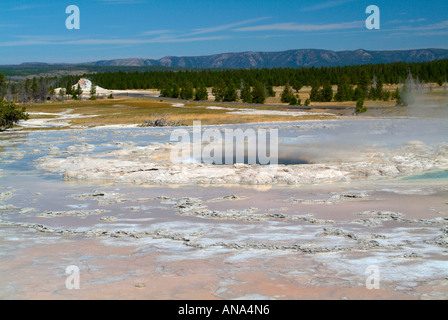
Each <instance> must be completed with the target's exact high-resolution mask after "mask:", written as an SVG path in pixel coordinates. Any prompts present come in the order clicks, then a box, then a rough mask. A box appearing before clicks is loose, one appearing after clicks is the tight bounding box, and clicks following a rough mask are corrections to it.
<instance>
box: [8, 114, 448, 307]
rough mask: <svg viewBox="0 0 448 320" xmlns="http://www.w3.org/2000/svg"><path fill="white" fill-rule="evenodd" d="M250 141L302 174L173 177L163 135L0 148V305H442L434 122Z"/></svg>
mask: <svg viewBox="0 0 448 320" xmlns="http://www.w3.org/2000/svg"><path fill="white" fill-rule="evenodd" d="M248 127H251V128H255V129H263V128H264V129H266V128H269V127H272V128H277V129H278V130H279V137H280V139H279V143H280V146H279V156H280V157H283V158H284V159H286V160H288V161H285V162H289V160H291V159H301V160H303V159H306V161H305V162H301V163H302V164H299V163H296V164H283V165H278V166H276V167H270V166H262V165H249V164H244V163H234V164H229V165H212V164H207V163H200V162H193V161H190V162H175V163H173V162H171V161H170V151H171V149H172V148H173V147H174V146H175V143H174V142H173V141H171V140H170V130H171V129H169V128H108V129H100V128H92V129H70V130H60V131H44V130H43V131H30V132H28V133H23V132H13V131H11V132H5V133H2V136H1V137H0V148H4V149H1V154H0V155H1V159H0V164H1V169H0V173H1V175H0V180H1V182H2V183H1V185H0V252H1V256H0V259H1V264H0V270H1V273H2V277H0V297H1V298H4V299H9V298H21V299H31V298H36V297H37V298H41V299H54V298H57V299H60V298H67V299H73V298H80V297H82V298H83V299H98V298H104V299H108V298H111V299H113V298H116V297H119V298H126V299H167V298H169V299H192V298H193V299H194V298H197V299H204V298H205V299H241V298H243V299H388V298H391V299H445V300H446V299H447V298H448V291H447V282H446V281H447V280H446V279H447V277H448V273H447V270H448V258H447V257H448V256H447V250H446V248H447V246H448V236H447V234H448V231H447V230H448V203H447V201H446V199H447V198H448V188H447V176H446V170H447V167H448V144H447V142H448V141H446V132H447V129H448V122H447V121H446V120H442V119H438V120H426V119H370V120H337V121H312V122H290V123H276V124H272V125H270V124H253V125H242V128H243V129H244V128H248ZM213 128H215V129H217V130H218V131H221V132H222V131H223V130H224V129H225V128H227V126H216V127H213ZM415 128H419V130H416V129H415ZM186 130H187V131H189V132H190V133H192V129H191V128H186ZM297 162H299V161H297ZM70 265H76V266H78V267H79V269H80V276H81V288H82V289H81V290H67V289H66V287H65V281H66V277H67V275H66V273H65V270H66V267H67V266H70ZM371 266H376V267H378V268H379V270H380V274H381V277H380V282H381V283H380V289H379V290H368V289H367V288H366V285H365V284H366V279H367V277H368V274H367V273H366V270H368V267H371ZM105 288H106V289H105Z"/></svg>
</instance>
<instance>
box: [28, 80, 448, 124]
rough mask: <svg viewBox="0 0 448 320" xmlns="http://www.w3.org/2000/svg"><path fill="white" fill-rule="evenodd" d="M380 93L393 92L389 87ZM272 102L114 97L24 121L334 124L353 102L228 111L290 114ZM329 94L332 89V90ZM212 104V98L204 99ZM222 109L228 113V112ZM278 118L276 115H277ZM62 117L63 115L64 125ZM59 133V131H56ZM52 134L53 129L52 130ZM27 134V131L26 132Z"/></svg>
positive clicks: (438, 99) (383, 106)
mask: <svg viewBox="0 0 448 320" xmlns="http://www.w3.org/2000/svg"><path fill="white" fill-rule="evenodd" d="M385 89H387V90H390V91H393V90H395V87H394V86H390V87H387V86H385ZM274 90H275V91H276V93H277V94H276V97H273V98H268V99H267V101H266V104H275V106H266V105H259V106H254V105H235V104H228V105H225V104H217V105H218V106H219V107H220V108H219V109H209V108H207V107H210V106H212V105H213V104H210V103H209V104H205V103H202V104H201V103H200V102H188V103H185V104H184V105H180V106H179V104H178V106H176V104H175V103H174V102H173V101H164V100H163V99H161V100H156V99H145V98H133V97H127V96H119V95H116V97H115V99H98V100H95V101H90V100H83V101H73V100H68V101H65V102H47V103H41V104H33V105H31V106H26V108H27V112H29V113H30V119H36V120H37V119H59V118H60V119H63V120H65V121H66V122H68V126H83V127H84V126H85V127H92V126H104V125H139V124H142V123H143V122H144V121H145V120H154V119H157V118H160V117H164V118H165V119H166V120H168V121H176V122H178V123H181V124H182V125H192V123H193V121H198V120H199V121H201V122H202V124H204V125H211V124H234V123H254V122H276V121H296V120H328V119H334V118H336V117H335V116H332V115H331V114H322V113H334V114H335V115H346V116H347V115H352V114H353V112H354V109H355V104H356V102H354V101H346V102H334V101H332V102H313V103H312V104H311V107H312V109H311V110H310V111H308V112H307V114H305V115H300V116H291V115H288V114H278V115H272V114H251V115H250V114H231V113H229V111H235V110H234V109H254V110H275V111H291V109H290V107H289V106H288V105H287V104H282V103H281V102H280V94H281V91H282V90H283V88H282V87H275V88H274ZM310 90H311V88H310V87H304V88H303V89H302V90H301V91H300V94H299V96H300V99H301V100H302V104H303V103H304V101H305V100H306V99H308V98H309V92H310ZM333 90H334V92H336V91H337V87H334V88H333ZM426 91H427V92H426V93H425V95H424V98H425V101H429V102H430V103H432V104H437V105H443V106H446V105H447V104H448V96H447V94H446V92H445V91H444V88H442V87H436V86H435V87H434V89H433V90H431V91H429V90H426ZM209 100H210V101H213V97H210V99H209ZM365 105H366V106H367V107H369V108H372V107H375V108H374V109H375V110H374V109H373V108H372V110H369V111H368V112H367V113H366V114H365V115H364V116H376V115H380V116H382V115H391V114H396V115H404V113H403V108H401V107H396V106H395V105H396V102H395V101H394V100H391V101H368V100H367V101H366V102H365ZM226 107H229V108H232V109H231V110H229V109H227V110H226ZM280 113H281V112H280ZM64 115H69V119H68V118H67V117H66V118H64ZM59 128H60V127H59ZM53 129H55V128H53ZM27 130H33V128H27Z"/></svg>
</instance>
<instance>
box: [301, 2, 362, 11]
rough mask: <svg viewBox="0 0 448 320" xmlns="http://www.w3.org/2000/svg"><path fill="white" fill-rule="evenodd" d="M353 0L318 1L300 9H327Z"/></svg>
mask: <svg viewBox="0 0 448 320" xmlns="http://www.w3.org/2000/svg"><path fill="white" fill-rule="evenodd" d="M354 1H355V0H335V1H327V2H324V3H318V4H316V5H313V6H310V7H306V8H303V9H301V10H300V11H303V12H311V11H318V10H323V9H329V8H334V7H339V6H342V5H344V4H346V3H349V2H354Z"/></svg>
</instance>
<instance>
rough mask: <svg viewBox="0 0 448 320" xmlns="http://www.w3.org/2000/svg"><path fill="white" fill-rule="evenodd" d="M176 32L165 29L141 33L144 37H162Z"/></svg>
mask: <svg viewBox="0 0 448 320" xmlns="http://www.w3.org/2000/svg"><path fill="white" fill-rule="evenodd" d="M174 32H175V31H174V30H169V29H163V30H148V31H143V32H142V33H141V35H142V36H154V35H161V34H170V33H174Z"/></svg>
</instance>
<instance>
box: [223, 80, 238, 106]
mask: <svg viewBox="0 0 448 320" xmlns="http://www.w3.org/2000/svg"><path fill="white" fill-rule="evenodd" d="M237 100H238V93H237V91H236V87H235V85H234V84H233V83H230V84H229V85H227V88H226V90H225V93H224V97H223V98H222V101H227V102H232V101H237Z"/></svg>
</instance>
